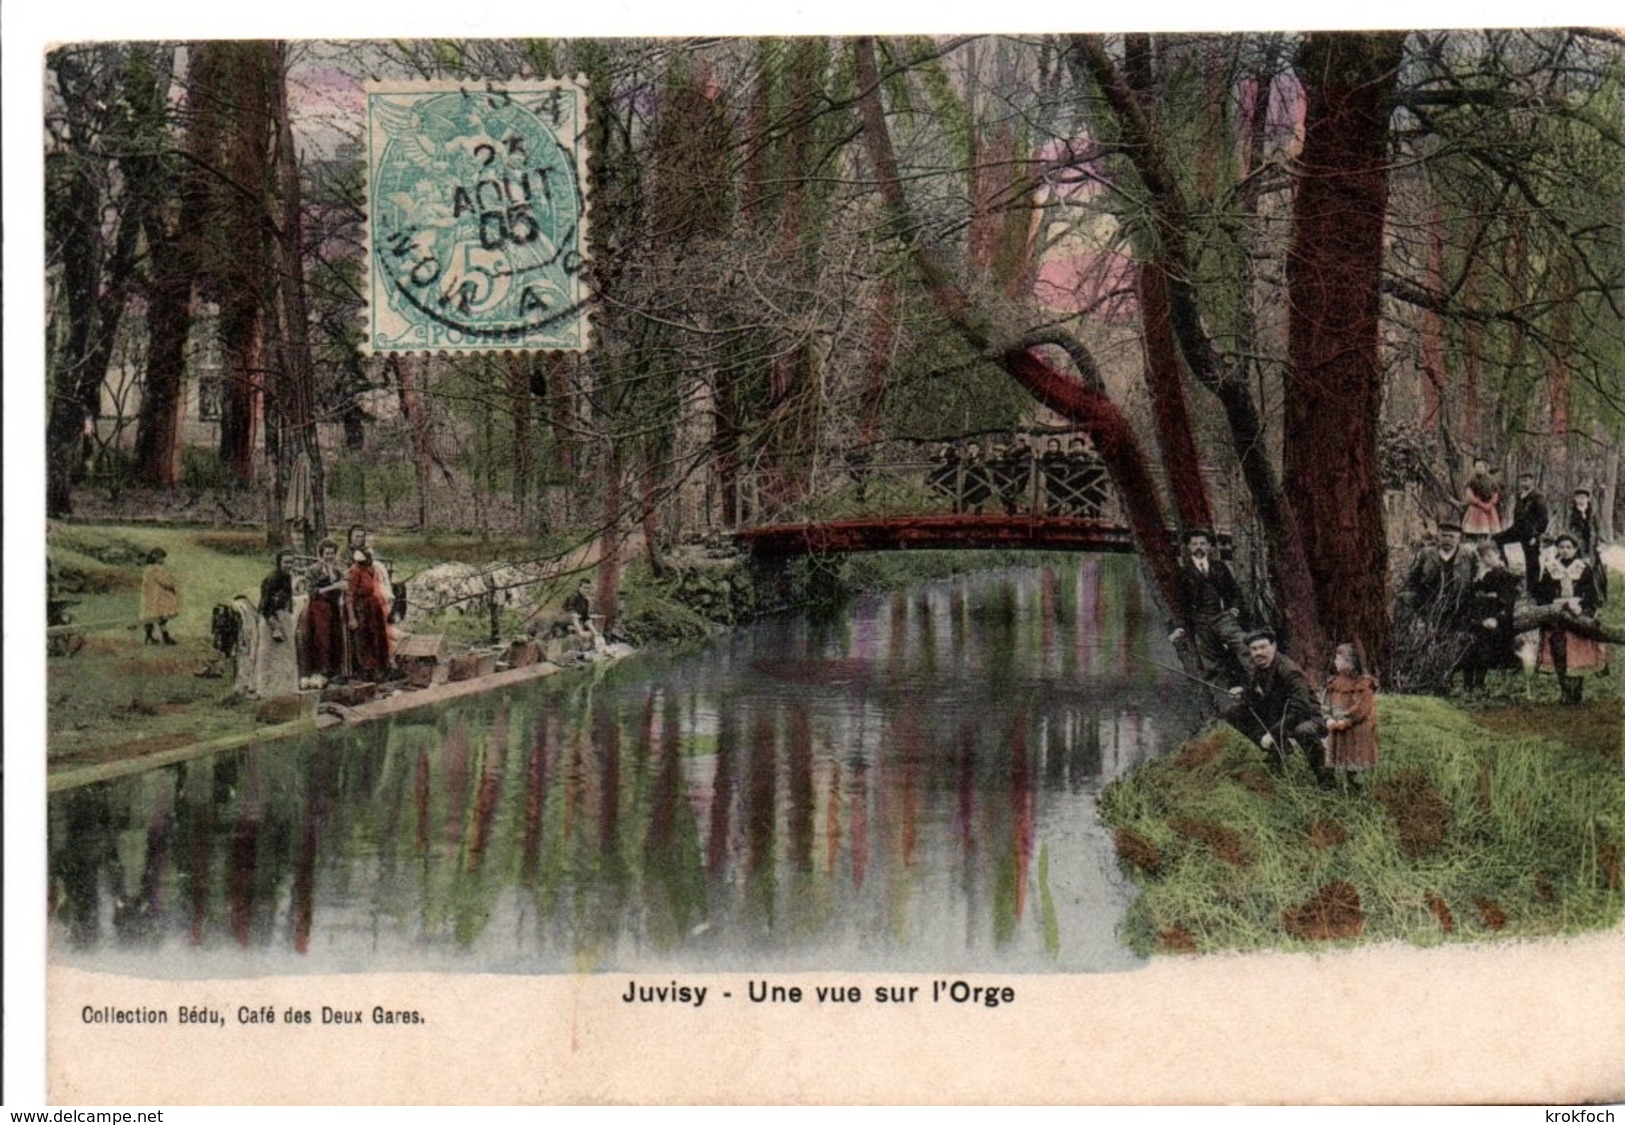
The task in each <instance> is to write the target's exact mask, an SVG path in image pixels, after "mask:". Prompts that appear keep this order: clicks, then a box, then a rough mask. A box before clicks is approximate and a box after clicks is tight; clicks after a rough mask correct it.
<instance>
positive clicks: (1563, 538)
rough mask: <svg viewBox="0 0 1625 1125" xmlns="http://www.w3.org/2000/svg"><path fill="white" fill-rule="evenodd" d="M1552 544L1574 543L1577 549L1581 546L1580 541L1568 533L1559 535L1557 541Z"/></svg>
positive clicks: (1554, 540)
mask: <svg viewBox="0 0 1625 1125" xmlns="http://www.w3.org/2000/svg"><path fill="white" fill-rule="evenodd" d="M1552 542H1553V543H1572V544H1574V545H1575V546H1576V547H1578V546H1579V545H1580V541H1579V540H1578V539H1576V538H1575V537H1574V536H1572V535H1570V534H1569V533H1568V532H1566V531H1565V532H1564V533H1563V534H1562V535H1559V536H1558V537H1557V538H1556V539H1553V540H1552Z"/></svg>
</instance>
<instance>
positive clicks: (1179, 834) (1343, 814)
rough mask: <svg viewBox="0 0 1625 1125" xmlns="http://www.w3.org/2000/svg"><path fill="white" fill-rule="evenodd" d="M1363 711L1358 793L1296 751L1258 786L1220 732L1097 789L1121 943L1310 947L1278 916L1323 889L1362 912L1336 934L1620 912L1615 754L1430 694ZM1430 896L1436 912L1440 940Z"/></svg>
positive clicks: (1542, 931)
mask: <svg viewBox="0 0 1625 1125" xmlns="http://www.w3.org/2000/svg"><path fill="white" fill-rule="evenodd" d="M1551 709H1552V710H1554V711H1555V710H1556V708H1555V707H1553V708H1551ZM1378 715H1379V723H1380V726H1379V730H1380V736H1381V745H1382V760H1381V762H1380V764H1379V765H1378V767H1377V768H1376V769H1375V770H1372V771H1370V773H1369V774H1368V775H1367V777H1366V779H1365V780H1364V781H1363V782H1362V783H1361V787H1360V789H1358V790H1350V789H1339V790H1330V791H1329V790H1325V789H1321V788H1319V787H1318V786H1316V785H1315V783H1314V779H1313V778H1312V776H1311V775H1310V774H1309V771H1308V769H1307V768H1306V767H1305V765H1304V764H1303V763H1302V761H1301V759H1294V761H1293V762H1292V763H1291V764H1290V766H1289V769H1288V771H1287V774H1286V776H1285V777H1284V778H1277V779H1274V783H1273V786H1271V787H1269V789H1270V791H1267V792H1261V791H1260V789H1262V788H1265V787H1263V786H1260V785H1259V784H1258V780H1257V779H1258V777H1259V776H1261V775H1262V774H1263V772H1264V770H1265V759H1264V756H1263V752H1262V751H1261V750H1259V749H1258V748H1257V747H1256V746H1254V745H1253V744H1252V743H1250V742H1248V741H1247V740H1246V739H1244V738H1242V737H1241V736H1240V735H1238V734H1236V733H1235V732H1234V731H1231V730H1230V729H1229V728H1228V727H1225V726H1222V725H1220V726H1217V727H1215V728H1214V730H1213V731H1212V732H1211V733H1209V734H1208V735H1207V736H1205V739H1204V740H1203V742H1204V746H1201V747H1196V748H1187V750H1186V751H1185V752H1183V753H1181V754H1180V755H1177V756H1175V757H1170V758H1164V759H1161V760H1159V761H1156V762H1152V763H1149V764H1148V765H1146V766H1143V767H1141V768H1140V769H1138V770H1136V771H1134V772H1133V773H1131V774H1129V775H1128V776H1126V777H1124V778H1122V779H1120V780H1119V781H1118V782H1116V783H1115V784H1114V785H1112V786H1111V787H1110V788H1108V789H1107V791H1106V792H1105V794H1104V795H1103V797H1102V800H1101V815H1102V817H1103V818H1104V819H1105V821H1106V823H1107V824H1108V825H1110V826H1111V827H1113V828H1115V829H1117V830H1118V831H1119V833H1120V840H1121V838H1122V836H1121V834H1124V833H1127V834H1130V835H1131V836H1132V837H1134V838H1136V840H1135V842H1133V843H1131V844H1129V845H1127V846H1125V845H1123V844H1122V843H1120V847H1119V851H1120V853H1123V854H1124V855H1125V856H1126V855H1130V854H1133V855H1138V856H1139V860H1140V865H1141V866H1140V868H1139V869H1136V868H1133V867H1132V866H1131V868H1130V869H1131V874H1133V877H1134V878H1135V880H1136V881H1137V882H1138V883H1139V885H1140V894H1139V895H1138V896H1137V898H1136V901H1135V902H1134V904H1133V905H1132V906H1131V908H1130V910H1129V915H1128V919H1127V922H1126V926H1125V937H1126V939H1127V941H1128V943H1129V944H1130V946H1132V947H1133V948H1134V949H1135V950H1136V951H1138V952H1140V953H1142V954H1149V953H1152V952H1156V951H1158V950H1160V949H1177V948H1182V947H1185V948H1188V944H1187V943H1186V940H1185V935H1189V936H1190V937H1192V938H1194V942H1195V947H1196V949H1198V950H1201V951H1212V950H1255V949H1271V948H1307V947H1311V946H1313V945H1315V944H1316V941H1315V940H1313V939H1310V938H1308V937H1304V936H1294V934H1293V933H1292V932H1289V928H1288V925H1287V921H1286V916H1287V914H1288V912H1293V911H1301V910H1302V909H1303V908H1304V907H1305V905H1306V904H1308V903H1310V900H1311V899H1313V898H1314V897H1315V896H1316V895H1317V893H1319V892H1321V890H1322V888H1326V887H1328V886H1330V885H1332V884H1335V883H1337V882H1339V881H1342V882H1346V883H1348V884H1350V885H1351V886H1352V887H1353V888H1354V890H1355V891H1356V892H1357V894H1358V896H1359V912H1360V915H1361V917H1360V923H1359V929H1358V936H1357V938H1355V937H1354V936H1353V935H1350V934H1344V935H1343V936H1342V937H1341V940H1360V941H1386V940H1395V939H1397V940H1401V941H1407V942H1411V943H1414V944H1419V945H1429V944H1433V943H1436V942H1440V941H1446V940H1471V939H1474V938H1482V937H1485V936H1489V935H1492V934H1495V935H1500V936H1518V937H1529V936H1540V935H1550V934H1562V933H1572V932H1576V931H1580V930H1588V929H1596V928H1601V927H1606V926H1609V925H1612V924H1613V923H1615V922H1616V921H1618V919H1619V917H1620V913H1621V905H1622V899H1625V896H1622V893H1621V890H1620V871H1619V867H1620V856H1619V852H1620V849H1621V847H1622V846H1625V772H1622V771H1621V769H1620V768H1619V766H1618V764H1617V763H1611V762H1607V761H1604V760H1601V759H1599V758H1598V757H1597V756H1596V755H1594V754H1592V753H1589V752H1587V751H1586V750H1584V749H1580V748H1576V747H1574V746H1572V745H1568V744H1566V743H1563V742H1559V741H1555V740H1553V739H1551V738H1549V737H1538V736H1535V735H1531V734H1508V733H1505V732H1503V731H1499V730H1495V729H1492V728H1491V727H1488V726H1486V725H1484V724H1481V723H1479V722H1477V721H1475V717H1474V715H1473V713H1471V712H1468V711H1464V710H1462V709H1461V708H1458V707H1455V706H1453V705H1451V704H1450V703H1448V702H1446V701H1443V700H1439V699H1431V698H1423V697H1403V696H1383V697H1381V698H1379V701H1378ZM1193 750H1205V751H1206V752H1193ZM1248 782H1251V784H1248ZM1435 797H1436V799H1435ZM1407 818H1409V819H1407ZM1430 818H1431V821H1432V823H1429V824H1424V825H1423V827H1425V828H1430V829H1442V831H1437V832H1431V831H1423V832H1420V833H1418V831H1417V824H1418V822H1419V821H1424V822H1425V821H1429V819H1430ZM1193 825H1195V826H1196V827H1197V828H1200V826H1202V825H1217V826H1222V827H1223V828H1224V829H1228V830H1229V831H1230V832H1231V833H1234V835H1235V837H1237V838H1239V840H1240V841H1242V843H1243V850H1244V852H1245V856H1246V859H1245V861H1244V862H1239V863H1238V862H1235V861H1234V857H1231V858H1229V859H1227V858H1226V857H1225V856H1223V855H1221V854H1219V850H1220V849H1217V848H1216V847H1215V846H1214V844H1213V843H1212V842H1211V840H1204V839H1203V838H1201V833H1200V832H1197V831H1193ZM1181 826H1183V831H1182V830H1181ZM1210 835H1211V833H1210ZM1339 838H1340V839H1339ZM1146 844H1149V845H1150V848H1151V849H1154V852H1152V851H1147V850H1146V848H1145V847H1144V845H1146ZM1147 856H1153V857H1154V859H1155V860H1156V861H1157V862H1153V863H1148V862H1147V860H1146V857H1147ZM1125 865H1126V866H1128V864H1127V863H1126V861H1125ZM1146 868H1155V869H1156V871H1157V873H1156V874H1154V875H1153V874H1150V873H1149V872H1148V871H1147V870H1146ZM1433 900H1437V901H1439V902H1442V903H1443V904H1445V905H1446V906H1447V908H1448V912H1449V915H1450V917H1451V923H1452V924H1451V929H1450V930H1449V931H1448V932H1446V930H1445V928H1444V926H1443V925H1442V924H1441V922H1440V918H1439V916H1438V914H1437V913H1436V912H1435V909H1434V908H1433V907H1432V906H1430V902H1431V901H1433Z"/></svg>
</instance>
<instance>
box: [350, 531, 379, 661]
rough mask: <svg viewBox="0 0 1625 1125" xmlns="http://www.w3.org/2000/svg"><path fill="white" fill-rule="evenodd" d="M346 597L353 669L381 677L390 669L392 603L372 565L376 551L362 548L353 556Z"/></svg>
mask: <svg viewBox="0 0 1625 1125" xmlns="http://www.w3.org/2000/svg"><path fill="white" fill-rule="evenodd" d="M345 597H346V600H347V602H348V606H347V608H346V610H345V615H346V618H347V620H346V624H347V625H348V626H349V628H350V660H351V665H352V670H353V672H354V674H355V676H356V678H357V679H362V680H381V679H383V678H384V676H385V675H386V674H387V672H388V670H389V657H390V651H389V649H390V645H389V606H388V605H387V604H386V603H385V601H384V597H383V591H382V589H381V588H380V586H379V584H378V572H377V571H376V570H375V569H374V568H373V565H372V552H370V551H366V550H361V551H356V552H355V553H354V554H353V555H352V556H351V565H350V576H349V580H348V583H347V585H346V589H345Z"/></svg>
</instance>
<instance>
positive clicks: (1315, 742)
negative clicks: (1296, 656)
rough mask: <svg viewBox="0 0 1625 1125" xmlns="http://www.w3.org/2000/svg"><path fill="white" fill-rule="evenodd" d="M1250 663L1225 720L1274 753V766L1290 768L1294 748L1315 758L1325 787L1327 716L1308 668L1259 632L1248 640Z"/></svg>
mask: <svg viewBox="0 0 1625 1125" xmlns="http://www.w3.org/2000/svg"><path fill="white" fill-rule="evenodd" d="M1246 642H1247V656H1248V661H1249V663H1250V664H1251V665H1252V667H1251V670H1250V671H1249V672H1248V677H1247V683H1246V685H1245V686H1243V687H1238V688H1232V689H1231V691H1230V694H1231V696H1232V697H1233V699H1234V702H1232V703H1231V704H1230V706H1229V707H1227V708H1225V710H1224V711H1223V712H1222V713H1221V714H1220V715H1219V718H1221V719H1223V720H1224V721H1225V722H1227V723H1229V724H1230V725H1231V726H1233V727H1235V728H1236V729H1237V730H1238V731H1240V732H1241V733H1242V734H1244V735H1246V736H1247V737H1248V738H1250V739H1252V740H1253V741H1254V742H1256V743H1258V745H1260V746H1262V747H1263V748H1264V749H1265V750H1266V751H1267V752H1268V753H1269V754H1270V766H1271V768H1272V769H1275V770H1277V771H1279V770H1281V769H1282V768H1284V766H1285V764H1286V755H1287V753H1288V752H1289V751H1290V748H1291V747H1292V745H1293V744H1296V745H1297V746H1298V747H1299V748H1300V749H1302V750H1303V751H1304V753H1305V754H1306V755H1308V758H1309V765H1310V768H1311V769H1313V770H1314V771H1315V776H1316V778H1317V779H1318V780H1320V781H1321V783H1322V784H1326V783H1328V782H1330V781H1331V780H1332V776H1331V773H1330V771H1329V770H1327V769H1326V763H1325V747H1324V746H1323V745H1322V742H1321V740H1322V739H1323V738H1325V737H1326V718H1325V716H1324V715H1322V714H1321V711H1320V705H1319V704H1318V703H1317V702H1316V701H1315V694H1314V692H1313V691H1311V690H1310V688H1309V680H1308V678H1307V677H1305V676H1304V674H1303V669H1301V668H1299V667H1298V665H1297V664H1296V663H1295V662H1293V661H1292V660H1291V659H1290V658H1288V657H1286V656H1284V655H1282V654H1281V652H1280V650H1279V649H1278V648H1277V647H1276V643H1275V634H1274V633H1273V632H1271V631H1270V630H1269V629H1255V630H1253V631H1252V632H1251V633H1248V634H1247V636H1246Z"/></svg>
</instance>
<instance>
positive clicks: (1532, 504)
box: [1495, 473, 1551, 594]
mask: <svg viewBox="0 0 1625 1125" xmlns="http://www.w3.org/2000/svg"><path fill="white" fill-rule="evenodd" d="M1550 518H1551V515H1550V513H1549V512H1548V511H1547V509H1546V498H1545V497H1544V496H1542V495H1541V494H1540V492H1539V490H1538V489H1536V488H1535V474H1534V473H1519V474H1518V496H1517V499H1516V500H1514V501H1513V502H1512V523H1511V525H1510V526H1508V527H1507V529H1506V530H1505V531H1502V532H1499V533H1497V534H1496V536H1495V542H1496V545H1497V546H1499V547H1501V548H1502V553H1503V554H1505V549H1506V545H1507V544H1508V543H1516V544H1518V546H1519V547H1520V548H1522V550H1523V580H1524V585H1525V586H1526V587H1527V588H1528V590H1529V592H1530V594H1533V593H1534V592H1535V580H1536V579H1537V578H1539V577H1540V537H1541V536H1542V535H1545V534H1546V523H1547V521H1548V520H1549V519H1550Z"/></svg>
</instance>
